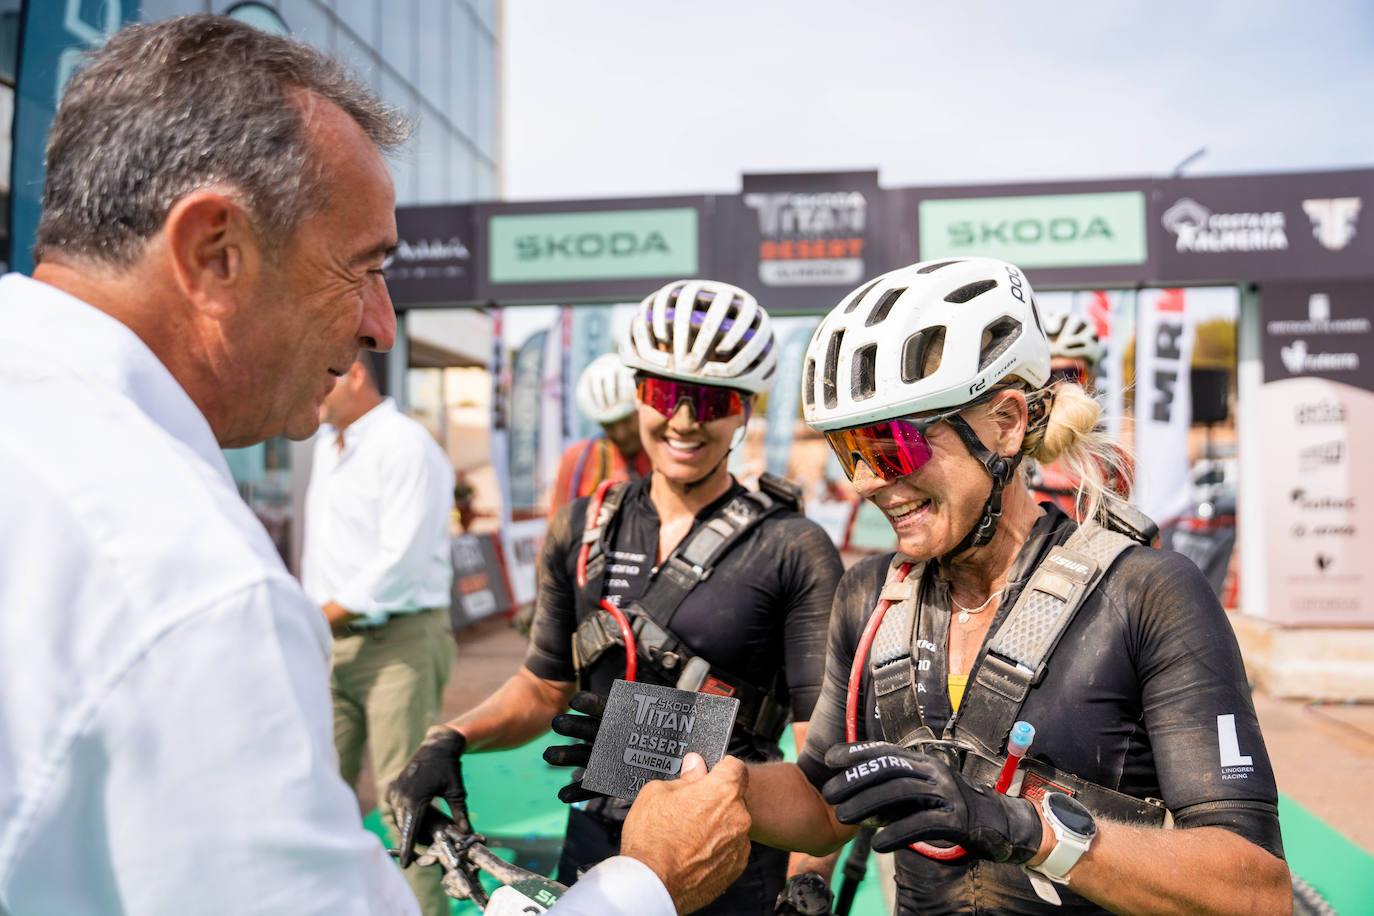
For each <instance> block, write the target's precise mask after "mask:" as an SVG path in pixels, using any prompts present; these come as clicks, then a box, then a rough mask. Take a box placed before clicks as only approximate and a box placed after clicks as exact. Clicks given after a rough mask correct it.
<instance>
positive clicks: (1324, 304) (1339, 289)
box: [1260, 281, 1374, 419]
mask: <svg viewBox="0 0 1374 916" xmlns="http://www.w3.org/2000/svg"><path fill="white" fill-rule="evenodd" d="M1260 310H1261V315H1262V318H1263V333H1262V335H1261V336H1262V339H1263V352H1264V380H1265V381H1266V382H1273V381H1278V380H1281V379H1286V378H1297V377H1304V376H1310V377H1314V378H1324V379H1329V380H1331V381H1333V382H1344V383H1345V384H1347V385H1353V386H1354V387H1356V388H1362V389H1364V390H1365V391H1374V283H1371V282H1368V281H1328V282H1317V283H1270V284H1266V285H1265V286H1264V288H1263V290H1262V291H1261V293H1260ZM1337 407H1338V408H1339V405H1337ZM1333 409H1336V408H1333ZM1340 409H1341V410H1343V408H1340ZM1317 416H1319V414H1314V415H1313V417H1314V418H1316V417H1317ZM1299 419H1301V418H1299Z"/></svg>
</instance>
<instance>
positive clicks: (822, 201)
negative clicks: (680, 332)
mask: <svg viewBox="0 0 1374 916" xmlns="http://www.w3.org/2000/svg"><path fill="white" fill-rule="evenodd" d="M890 199H891V198H890V196H889V195H888V194H887V192H885V191H882V190H881V189H879V187H878V173H877V172H876V171H864V172H819V173H802V174H746V175H744V177H743V181H742V193H741V194H740V195H739V196H722V197H718V198H715V201H714V206H713V211H712V212H713V223H712V227H713V228H712V231H711V243H712V253H713V261H714V263H715V264H716V267H717V271H718V273H717V274H716V275H715V278H716V279H720V280H726V281H729V282H731V283H735V284H737V285H739V286H742V287H744V288H745V289H747V290H749V291H750V292H752V293H753V294H754V295H755V296H756V297H757V298H758V300H759V302H760V303H761V304H762V305H763V307H764V308H766V309H768V310H769V311H770V312H771V313H778V314H781V313H800V312H818V311H827V310H829V309H830V308H832V307H834V305H835V303H837V302H839V301H840V299H842V298H843V297H844V296H845V294H846V293H848V292H850V291H851V290H853V289H854V288H856V287H857V286H859V285H860V284H862V283H863V282H864V281H865V280H867V279H870V278H872V277H875V276H878V275H879V274H881V273H884V272H886V271H888V270H892V269H893V268H896V267H900V266H902V265H903V264H905V263H907V262H906V260H904V256H903V255H902V254H901V253H900V250H901V246H900V244H899V237H898V233H897V231H896V230H897V227H896V225H895V224H894V222H893V220H892V217H891V212H890V210H889V208H888V201H889V200H890Z"/></svg>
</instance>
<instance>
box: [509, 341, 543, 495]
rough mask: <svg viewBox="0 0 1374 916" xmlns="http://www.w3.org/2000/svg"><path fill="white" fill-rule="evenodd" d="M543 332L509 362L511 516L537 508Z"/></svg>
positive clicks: (524, 344)
mask: <svg viewBox="0 0 1374 916" xmlns="http://www.w3.org/2000/svg"><path fill="white" fill-rule="evenodd" d="M548 336H549V332H548V331H547V330H542V331H536V332H535V333H533V334H531V335H530V336H529V337H527V338H526V339H525V341H524V343H522V344H521V345H520V349H519V350H517V351H516V353H515V357H514V358H513V359H512V361H511V390H510V432H509V435H508V441H509V443H510V455H509V458H508V463H507V468H508V471H507V474H508V476H509V478H510V504H511V509H512V511H513V512H516V513H519V512H521V511H524V512H533V511H534V509H535V508H536V507H537V506H538V497H539V491H538V474H539V472H538V470H537V466H538V464H539V427H540V424H539V422H538V421H539V417H540V414H541V411H540V409H539V402H540V399H541V398H542V397H543V387H544V379H543V375H544V372H543V363H544V343H545V341H546V340H547V339H548Z"/></svg>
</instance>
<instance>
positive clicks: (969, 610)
mask: <svg viewBox="0 0 1374 916" xmlns="http://www.w3.org/2000/svg"><path fill="white" fill-rule="evenodd" d="M1004 591H1006V589H1005V588H999V589H998V590H997V591H995V592H993V593H992V594H991V595H988V600H987V601H984V602H983V603H982V604H980V605H978V606H977V607H964V606H963V605H962V604H960V603H959V602H957V601H955V600H954V596H953V595H950V597H949V602H950V604H952V605H954V606H955V607H957V608H958V609H959V622H960V623H968V619H969V618H970V617H972V616H973V615H974V614H980V613H982V612H983V611H984V610H986V609H987V606H988V605H989V604H992V600H993V599H994V598H996V597H997V596H998V595H1000V594H1002V592H1004Z"/></svg>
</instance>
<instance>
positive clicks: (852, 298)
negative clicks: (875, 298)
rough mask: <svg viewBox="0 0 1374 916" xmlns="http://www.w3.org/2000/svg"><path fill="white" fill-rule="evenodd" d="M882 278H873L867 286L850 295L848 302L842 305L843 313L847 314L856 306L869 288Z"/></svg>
mask: <svg viewBox="0 0 1374 916" xmlns="http://www.w3.org/2000/svg"><path fill="white" fill-rule="evenodd" d="M882 279H883V278H882V277H879V278H878V279H877V280H874V281H873V282H872V283H870V284H868V285H867V286H865V287H864V288H862V289H860V290H859V291H858V292H856V293H855V294H854V295H852V296H850V297H849V302H848V304H846V305H845V307H844V314H846V315H848V314H849V313H850V312H852V311H854V310H855V309H856V308H858V307H859V303H860V302H861V301H863V297H864V296H867V295H868V291H869V290H871V289H872V288H873V287H875V286H877V285H878V283H879V282H880V281H881V280H882Z"/></svg>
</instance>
